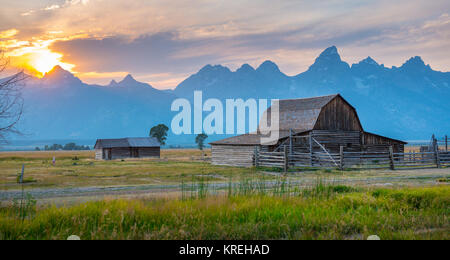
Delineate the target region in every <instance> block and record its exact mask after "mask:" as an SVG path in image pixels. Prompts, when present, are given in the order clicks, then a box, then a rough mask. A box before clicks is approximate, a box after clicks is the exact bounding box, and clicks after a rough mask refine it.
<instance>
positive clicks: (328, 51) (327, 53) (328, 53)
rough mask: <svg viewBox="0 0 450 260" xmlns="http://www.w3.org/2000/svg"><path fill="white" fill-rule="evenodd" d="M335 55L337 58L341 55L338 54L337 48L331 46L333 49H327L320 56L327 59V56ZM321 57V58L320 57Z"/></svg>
mask: <svg viewBox="0 0 450 260" xmlns="http://www.w3.org/2000/svg"><path fill="white" fill-rule="evenodd" d="M335 55H337V56H339V53H338V49H337V48H336V46H334V45H333V46H331V47H328V48H326V49H325V50H324V51H323V52H322V53H321V54H320V56H322V57H325V56H335ZM320 56H319V57H320Z"/></svg>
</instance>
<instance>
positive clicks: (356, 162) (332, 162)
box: [254, 146, 450, 171]
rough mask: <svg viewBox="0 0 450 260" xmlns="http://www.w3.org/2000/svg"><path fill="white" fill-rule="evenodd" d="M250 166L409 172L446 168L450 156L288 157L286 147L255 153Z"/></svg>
mask: <svg viewBox="0 0 450 260" xmlns="http://www.w3.org/2000/svg"><path fill="white" fill-rule="evenodd" d="M254 165H255V166H257V167H276V168H283V169H284V171H287V170H288V169H289V168H299V167H300V168H338V169H341V170H343V169H352V168H353V169H358V168H359V169H391V170H395V169H413V168H428V167H434V168H436V167H437V168H440V167H442V166H450V152H447V151H439V150H436V151H435V152H410V153H394V152H393V148H392V147H391V148H390V149H389V151H388V152H344V149H343V147H341V149H340V153H339V154H336V153H326V152H320V153H319V152H314V153H296V152H292V153H290V152H289V151H288V148H287V146H285V147H284V150H283V151H282V152H262V151H259V150H257V149H256V150H255V154H254Z"/></svg>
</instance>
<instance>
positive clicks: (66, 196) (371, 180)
mask: <svg viewBox="0 0 450 260" xmlns="http://www.w3.org/2000/svg"><path fill="white" fill-rule="evenodd" d="M267 174H269V175H271V174H273V173H267ZM302 175H303V176H302ZM365 175H367V176H365ZM449 178H450V170H449V169H422V170H404V171H378V172H368V173H367V174H362V175H361V174H358V175H350V174H349V175H340V176H333V177H324V178H322V179H321V181H322V182H324V183H328V184H330V183H332V184H344V185H353V186H369V187H370V186H405V185H407V186H424V185H437V184H443V183H441V182H438V180H440V179H447V180H448V179H449ZM287 181H288V182H289V183H290V184H291V185H295V186H298V187H303V186H304V187H308V186H311V185H313V184H314V183H316V182H317V177H315V176H314V175H311V174H310V175H307V176H305V175H304V173H290V174H289V175H288V179H287ZM275 184H276V182H275V181H265V185H266V187H268V188H270V186H272V185H275ZM444 184H446V182H445V183H444ZM228 185H229V184H228V182H214V183H209V184H208V186H209V189H214V190H221V189H226V188H227V187H228ZM187 187H189V185H187ZM180 191H181V185H129V186H109V187H74V188H35V189H27V190H25V193H29V194H31V195H32V196H33V197H34V198H36V199H38V200H43V199H44V200H48V199H51V200H61V201H64V200H71V199H70V198H73V199H78V200H79V199H80V198H83V197H84V199H83V200H93V199H94V200H95V199H96V198H102V197H105V196H114V197H122V196H125V197H126V196H150V197H158V196H162V195H167V194H176V193H180ZM21 196H22V191H21V190H7V191H0V201H10V200H12V199H14V198H20V197H21Z"/></svg>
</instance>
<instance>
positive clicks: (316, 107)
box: [211, 94, 406, 166]
mask: <svg viewBox="0 0 450 260" xmlns="http://www.w3.org/2000/svg"><path fill="white" fill-rule="evenodd" d="M270 111H271V108H269V109H267V111H265V113H266V114H268V119H269V120H270ZM279 120H280V121H279V128H280V129H279V139H278V140H277V141H275V142H274V143H271V144H265V145H262V144H261V137H262V135H261V134H260V133H259V132H257V133H252V134H244V135H239V136H235V137H231V138H227V139H223V140H219V141H216V142H212V143H211V147H212V163H213V164H215V165H232V166H251V165H253V155H254V152H255V149H258V150H260V151H267V152H274V151H278V152H280V151H282V149H284V147H285V146H288V148H289V151H290V152H293V153H315V152H318V153H321V152H325V151H324V150H326V152H329V153H339V152H340V148H341V147H343V148H344V150H345V151H346V152H369V153H370V152H372V153H377V152H388V151H389V148H390V147H391V146H392V147H393V150H394V153H403V152H404V145H405V144H406V142H403V141H400V140H395V139H392V138H388V137H384V136H380V135H376V134H372V133H369V132H365V131H364V129H363V127H362V125H361V122H360V120H359V117H358V114H357V112H356V109H355V108H354V107H353V106H352V105H350V104H349V103H348V102H347V101H346V100H345V99H344V98H342V97H341V95H339V94H336V95H331V96H323V97H314V98H304V99H287V100H280V102H279Z"/></svg>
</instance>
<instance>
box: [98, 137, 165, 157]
mask: <svg viewBox="0 0 450 260" xmlns="http://www.w3.org/2000/svg"><path fill="white" fill-rule="evenodd" d="M160 147H161V144H160V143H159V142H158V140H157V139H156V138H154V137H138V138H120V139H98V140H97V142H96V143H95V147H94V149H95V159H96V160H115V159H127V158H151V157H158V158H159V157H160Z"/></svg>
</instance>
